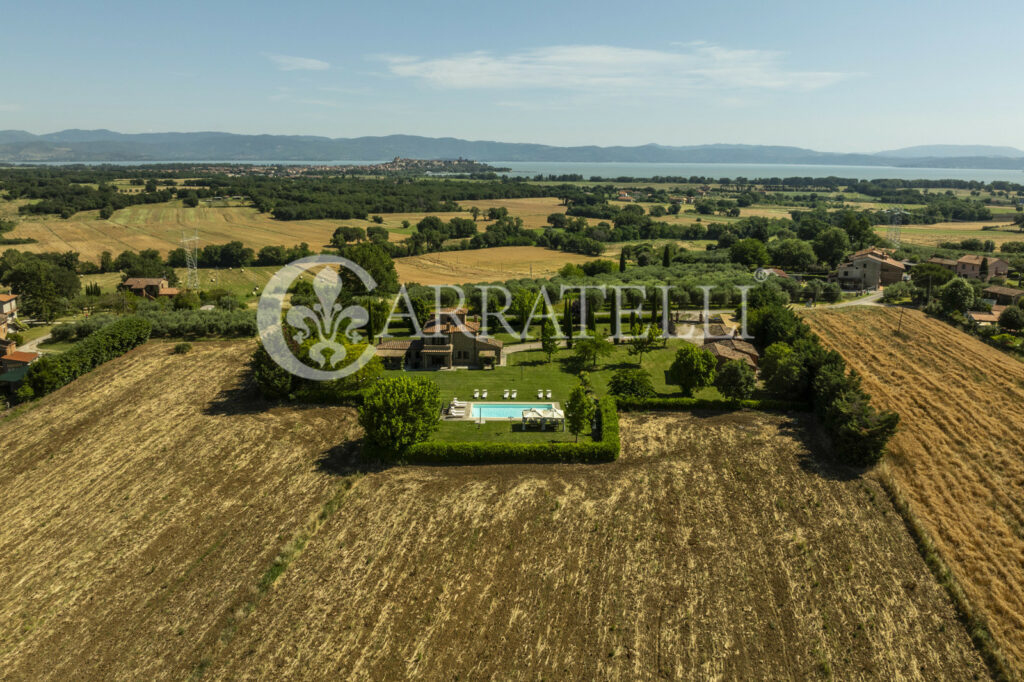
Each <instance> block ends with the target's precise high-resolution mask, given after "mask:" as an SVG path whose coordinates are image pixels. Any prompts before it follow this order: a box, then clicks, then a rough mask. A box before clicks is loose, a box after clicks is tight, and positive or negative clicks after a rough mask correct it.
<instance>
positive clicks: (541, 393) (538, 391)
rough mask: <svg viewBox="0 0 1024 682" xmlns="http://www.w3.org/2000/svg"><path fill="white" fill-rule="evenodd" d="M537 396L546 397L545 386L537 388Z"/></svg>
mask: <svg viewBox="0 0 1024 682" xmlns="http://www.w3.org/2000/svg"><path fill="white" fill-rule="evenodd" d="M537 397H538V398H543V397H544V389H543V388H538V389H537Z"/></svg>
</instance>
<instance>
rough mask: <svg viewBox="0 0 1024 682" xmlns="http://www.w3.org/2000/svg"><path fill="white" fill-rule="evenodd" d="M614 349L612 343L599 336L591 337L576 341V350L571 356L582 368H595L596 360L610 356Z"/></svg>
mask: <svg viewBox="0 0 1024 682" xmlns="http://www.w3.org/2000/svg"><path fill="white" fill-rule="evenodd" d="M614 350H615V347H614V346H613V345H612V343H611V342H610V341H609V340H608V339H605V338H602V337H600V336H591V337H589V338H586V339H579V340H577V341H576V348H575V349H574V350H573V354H574V356H575V357H576V360H577V361H578V362H579V363H580V365H581V366H583V367H597V361H598V358H600V357H602V356H605V355H610V354H611V353H612V351H614Z"/></svg>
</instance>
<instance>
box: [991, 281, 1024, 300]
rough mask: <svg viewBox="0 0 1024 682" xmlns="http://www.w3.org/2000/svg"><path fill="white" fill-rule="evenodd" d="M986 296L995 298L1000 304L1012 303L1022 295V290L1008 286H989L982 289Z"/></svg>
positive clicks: (1023, 291) (1023, 293)
mask: <svg viewBox="0 0 1024 682" xmlns="http://www.w3.org/2000/svg"><path fill="white" fill-rule="evenodd" d="M982 293H984V294H985V297H986V298H992V299H995V301H996V303H999V304H1000V305H1014V304H1015V303H1017V302H1018V301H1020V300H1021V297H1022V296H1024V290H1021V289H1012V288H1010V287H1000V286H995V285H993V286H990V287H985V288H984V289H983V290H982Z"/></svg>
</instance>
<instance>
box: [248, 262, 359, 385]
mask: <svg viewBox="0 0 1024 682" xmlns="http://www.w3.org/2000/svg"><path fill="white" fill-rule="evenodd" d="M334 267H338V268H345V269H346V270H347V271H348V272H350V273H351V274H352V275H353V276H354V278H355V280H356V281H358V282H359V283H360V284H361V285H362V287H363V288H364V289H365V290H366V291H367V292H372V291H373V290H374V289H375V288H376V286H377V282H376V281H374V279H373V277H372V276H371V275H370V273H368V272H367V271H366V270H365V269H364V268H362V267H360V266H359V265H358V264H357V263H354V262H352V261H351V260H348V259H347V258H342V257H340V256H328V255H319V256H308V257H306V258H300V259H299V260H296V261H292V262H291V263H289V264H288V265H286V266H284V267H283V268H281V269H280V270H278V271H277V272H276V273H274V275H273V276H272V277H271V278H270V280H269V281H268V282H267V284H266V286H265V287H264V289H263V294H262V295H261V296H260V303H259V306H258V307H257V309H256V326H257V327H258V328H259V332H260V341H261V342H262V343H263V347H264V348H265V349H266V351H267V354H268V355H270V357H271V358H272V359H273V360H274V362H276V363H277V364H278V365H280V366H281V367H282V368H284V369H285V370H287V371H288V372H290V373H292V374H294V375H295V376H299V377H302V378H304V379H310V380H312V381H333V380H335V379H340V378H342V377H345V376H349V375H350V374H353V373H354V372H357V371H359V369H360V368H362V367H365V366H366V364H367V363H368V362H370V361H371V360H372V359H373V356H374V354H375V353H376V347H374V345H373V344H372V343H366V344H365V347H364V348H363V350H362V352H361V354H360V355H359V357H357V358H355V359H354V360H351V361H350V362H347V363H344V364H343V366H340V367H339V365H342V360H345V356H346V355H347V351H346V350H345V343H351V344H360V339H359V336H358V334H357V333H356V331H355V330H356V329H358V328H359V327H363V326H365V325H366V324H367V323H368V322H369V320H370V315H369V313H368V312H367V310H366V308H364V307H362V306H359V305H350V306H347V307H344V308H343V307H342V305H341V304H340V303H339V302H338V297H339V296H340V295H341V293H342V283H341V279H340V278H339V277H338V272H337V271H336V270H334ZM314 268H318V269H319V270H318V271H317V274H316V276H315V277H314V278H313V293H315V294H316V299H317V302H316V303H314V304H313V306H312V308H310V307H309V306H304V305H293V306H291V307H290V308H288V310H287V311H286V310H285V301H286V299H287V297H288V292H289V291H290V289H291V285H292V284H293V283H294V282H295V281H296V280H297V279H298V278H299V277H300V276H302V274H303V273H304V272H308V271H312V270H313V269H314ZM346 321H347V323H346ZM339 332H340V333H339ZM287 334H290V335H291V341H293V342H298V343H299V344H300V345H301V344H303V343H304V342H306V341H308V340H309V339H315V340H316V342H315V343H313V344H312V345H311V346H310V348H309V358H310V359H311V360H312V362H313V363H318V364H319V365H320V367H321V368H322V369H317V368H316V367H314V366H313V364H312V363H310V364H306V362H304V361H303V360H300V359H299V358H298V357H297V356H296V355H295V353H294V350H293V347H292V346H291V344H290V343H289V339H288V338H287V337H286V335H287ZM351 349H352V347H351V346H349V350H351ZM335 368H337V369H335Z"/></svg>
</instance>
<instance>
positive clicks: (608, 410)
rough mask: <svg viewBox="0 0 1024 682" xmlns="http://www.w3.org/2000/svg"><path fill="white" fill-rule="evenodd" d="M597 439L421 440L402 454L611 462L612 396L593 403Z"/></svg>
mask: <svg viewBox="0 0 1024 682" xmlns="http://www.w3.org/2000/svg"><path fill="white" fill-rule="evenodd" d="M597 414H598V424H599V426H598V428H599V429H600V431H601V440H599V441H597V442H594V443H489V442H458V443H444V442H439V441H424V442H421V443H416V444H415V445H412V446H411V447H410V448H409V449H408V450H406V451H405V453H404V454H403V456H402V459H403V460H404V461H406V462H408V463H415V464H513V463H523V462H585V463H592V462H611V461H613V460H615V459H618V456H619V415H618V412H617V411H616V409H615V399H614V398H612V397H610V396H606V397H604V398H601V399H600V400H599V401H598V404H597Z"/></svg>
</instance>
